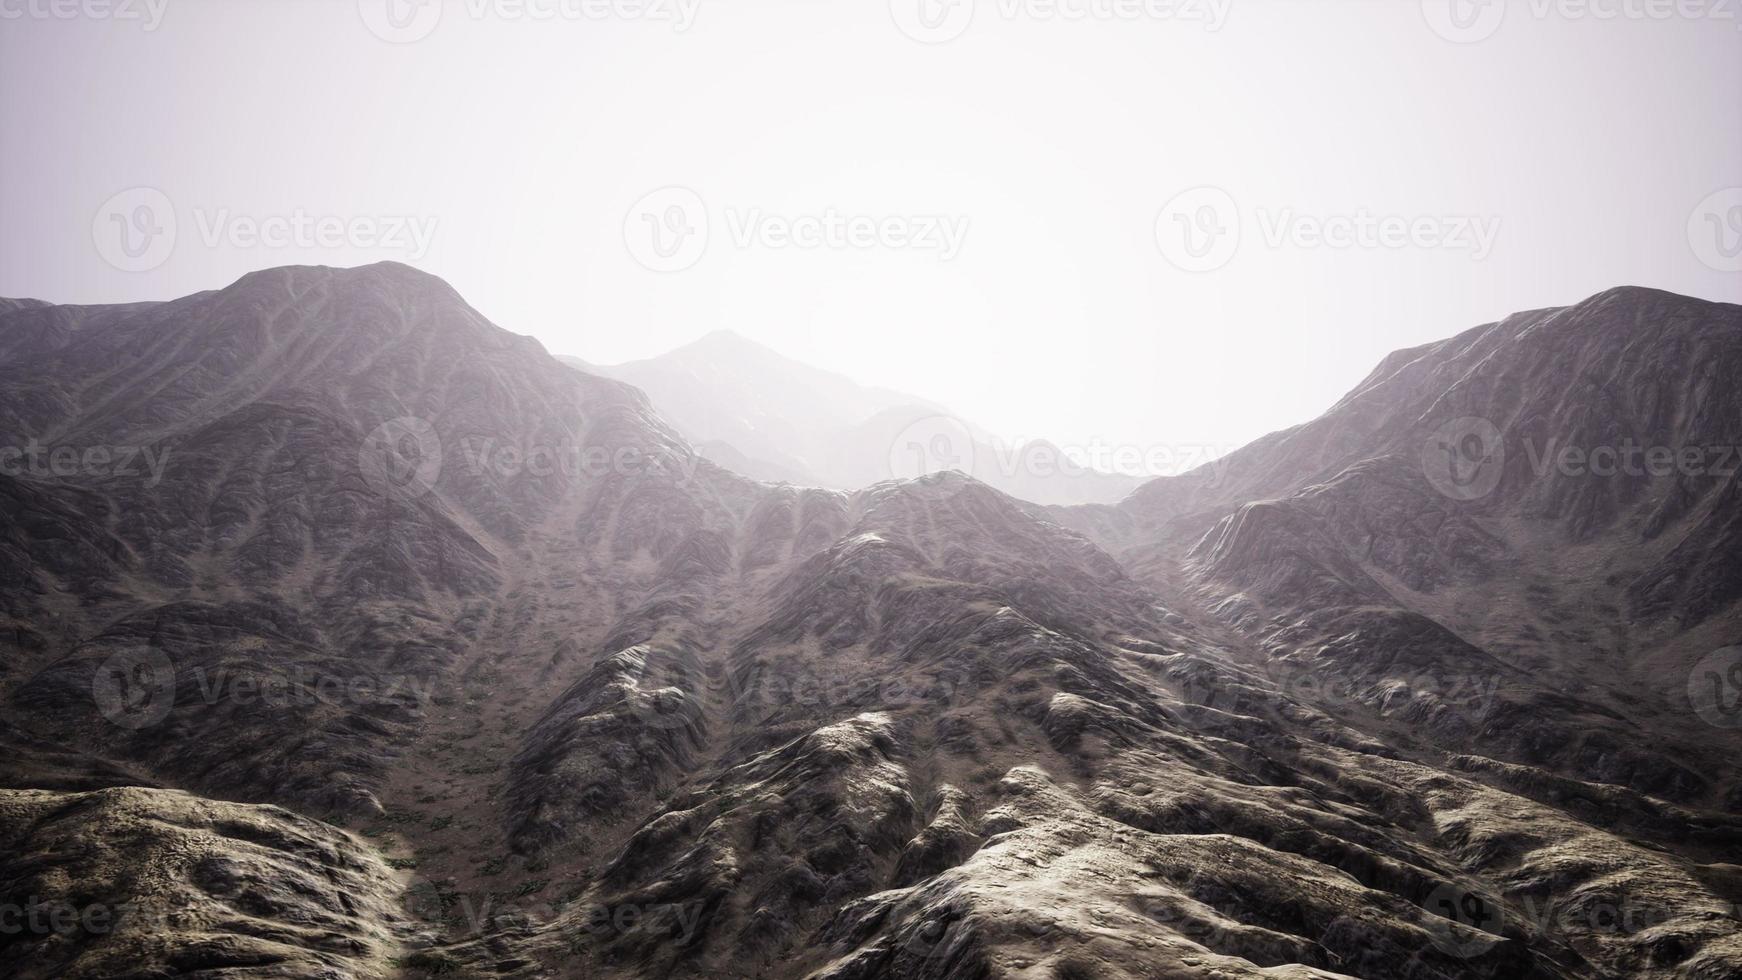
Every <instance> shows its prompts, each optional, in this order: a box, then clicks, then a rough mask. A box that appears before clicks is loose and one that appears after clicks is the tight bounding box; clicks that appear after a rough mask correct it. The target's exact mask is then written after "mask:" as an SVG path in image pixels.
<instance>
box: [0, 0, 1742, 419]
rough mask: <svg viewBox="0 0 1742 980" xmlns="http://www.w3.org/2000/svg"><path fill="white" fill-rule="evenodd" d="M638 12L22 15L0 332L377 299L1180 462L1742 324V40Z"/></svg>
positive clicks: (1326, 17) (1589, 14)
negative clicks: (1376, 391)
mask: <svg viewBox="0 0 1742 980" xmlns="http://www.w3.org/2000/svg"><path fill="white" fill-rule="evenodd" d="M650 2H651V6H647V5H646V4H645V3H644V4H643V5H642V6H639V7H636V6H632V5H631V0H616V2H615V3H613V2H611V0H568V2H567V3H566V4H564V3H560V2H558V0H452V2H450V3H448V4H446V5H445V6H443V5H437V4H434V2H433V0H426V3H428V4H429V5H427V6H422V7H419V6H417V5H416V4H415V3H411V2H408V0H362V2H361V3H359V2H358V0H333V2H325V0H248V2H245V3H244V2H235V0H151V2H149V3H148V2H147V0H125V2H123V0H0V140H4V144H5V151H6V152H5V155H4V159H5V165H4V166H3V167H0V295H8V296H34V297H39V298H42V299H47V300H51V301H57V302H114V301H123V300H136V299H167V298H171V297H174V296H178V295H183V294H186V293H189V292H193V291H196V290H201V289H210V288H215V287H219V286H222V285H225V284H227V283H229V282H231V281H233V280H234V279H236V278H237V277H238V276H240V275H242V274H243V273H245V272H247V271H249V270H252V269H257V268H263V267H268V266H275V265H285V264H291V263H317V264H326V265H355V264H362V263H367V262H372V261H376V260H379V259H397V260H400V261H405V262H409V263H411V264H413V265H416V266H418V267H420V268H422V269H425V270H427V271H429V272H432V273H435V274H437V275H440V276H442V277H444V278H446V279H447V280H448V281H450V282H451V283H453V284H454V286H455V287H457V288H458V289H459V290H460V292H461V293H462V294H464V295H465V296H466V297H467V298H468V299H469V300H470V301H471V302H472V304H473V305H474V306H476V307H477V308H478V309H479V310H481V311H482V312H483V313H484V314H485V315H487V316H488V317H490V318H491V319H492V320H494V321H495V322H496V323H498V324H500V325H502V326H503V327H506V328H508V329H510V330H513V331H516V332H520V333H527V334H532V335H534V336H536V337H538V338H539V339H540V340H542V341H543V342H544V344H545V346H546V347H547V348H549V349H550V350H551V351H552V352H556V353H571V354H576V355H579V356H581V357H583V358H586V359H588V360H591V361H595V362H601V363H612V362H618V361H623V360H629V359H634V358H640V357H645V356H649V355H653V354H657V353H659V352H661V351H663V350H666V349H669V348H672V347H675V346H677V345H680V344H683V343H686V342H688V341H690V340H692V339H694V338H696V337H698V336H700V335H702V334H704V333H707V332H709V331H711V330H715V329H719V328H731V329H734V330H737V331H738V332H740V333H742V334H745V335H747V336H749V337H751V338H754V339H756V340H759V341H762V342H764V343H766V344H768V345H769V346H771V347H774V348H776V349H777V350H780V351H782V352H784V353H787V354H790V355H792V356H794V357H797V358H799V359H801V360H805V361H808V362H811V363H814V364H817V365H819V366H823V367H827V368H832V369H835V370H839V371H842V372H844V373H846V374H848V375H851V376H852V377H854V378H857V379H859V380H861V381H864V382H866V383H871V384H879V385H884V386H889V387H893V388H898V389H903V390H907V391H910V392H913V393H915V394H918V395H921V396H924V397H927V398H930V399H932V400H935V401H938V402H942V403H944V404H947V405H950V406H952V407H953V408H955V409H956V410H957V411H958V412H960V413H961V414H962V415H963V416H965V417H967V418H969V419H971V420H973V421H975V422H977V423H979V424H981V425H983V426H985V427H987V428H989V429H991V430H993V431H995V432H999V433H1001V434H1003V435H1005V436H1007V437H1013V438H1014V437H1033V436H1046V437H1049V438H1052V439H1054V440H1055V441H1059V442H1061V443H1064V444H1066V445H1086V444H1090V443H1097V442H1098V443H1106V444H1135V445H1140V446H1151V445H1163V446H1179V447H1194V446H1212V447H1215V446H1229V445H1233V444H1237V443H1241V442H1244V441H1246V440H1249V439H1251V438H1253V437H1255V436H1258V435H1260V434H1262V433H1264V432H1267V431H1270V430H1273V429H1276V428H1281V427H1284V426H1288V425H1291V424H1295V423H1297V422H1301V421H1304V420H1306V419H1308V418H1310V417H1312V416H1314V415H1316V414H1318V413H1319V412H1321V411H1323V410H1324V409H1325V408H1327V407H1329V405H1330V404H1331V403H1332V402H1333V401H1335V400H1336V398H1337V397H1338V396H1340V395H1341V394H1342V393H1343V392H1345V391H1346V390H1348V389H1349V388H1350V387H1351V386H1353V385H1354V384H1355V383H1357V382H1358V381H1359V380H1360V379H1361V378H1362V377H1363V376H1365V375H1366V373H1367V372H1368V371H1369V370H1370V369H1371V368H1372V367H1373V365H1374V364H1375V363H1376V362H1378V361H1379V359H1380V358H1381V357H1383V356H1384V355H1385V354H1386V353H1387V352H1389V351H1391V350H1394V349H1396V348H1400V347H1405V346H1411V345H1415V344H1420V343H1424V342H1426V341H1430V340H1435V339H1438V338H1442V337H1445V336H1448V335H1450V334H1452V333H1454V332H1456V331H1459V330H1461V329H1463V328H1465V327H1468V326H1472V325H1475V324H1477V323H1481V322H1485V321H1488V320H1492V319H1495V318H1498V317H1499V316H1502V315H1504V314H1506V313H1508V312H1511V311H1514V310H1519V309H1529V308H1535V307H1541V306H1548V305H1558V304H1565V303H1569V302H1574V301H1577V300H1579V299H1581V298H1583V297H1585V296H1587V295H1589V294H1591V293H1594V292H1597V291H1599V290H1602V289H1604V288H1606V287H1609V286H1613V285H1617V284H1623V283H1632V284H1641V285H1649V286H1657V287H1661V288H1665V289H1671V290H1675V291H1678V292H1683V293H1689V294H1693V295H1697V296H1702V297H1707V298H1711V299H1723V300H1728V301H1732V302H1735V301H1742V259H1739V258H1738V254H1737V253H1738V252H1742V30H1739V27H1742V24H1739V23H1738V21H1737V19H1736V17H1737V16H1739V15H1738V13H1737V11H1736V10H1735V7H1736V5H1735V4H1724V5H1718V4H1716V3H1713V4H1711V5H1710V9H1709V10H1708V9H1706V8H1705V7H1704V6H1703V5H1702V4H1700V3H1699V2H1698V0H1682V3H1681V6H1680V7H1679V12H1678V8H1677V5H1676V4H1673V3H1667V4H1666V3H1657V2H1646V0H1593V2H1591V3H1567V4H1564V5H1562V4H1558V3H1550V2H1547V0H1518V2H1516V3H1512V4H1509V5H1506V6H1499V5H1492V6H1488V5H1484V4H1483V3H1481V2H1480V0H1474V2H1472V0H1458V2H1457V4H1456V5H1455V6H1448V4H1447V3H1446V2H1436V0H1429V2H1427V3H1425V4H1424V3H1420V2H1417V0H1365V2H1341V0H1323V2H1315V0H1272V2H1265V0H1201V2H1195V0H1031V2H1030V0H954V2H953V3H952V2H950V0H895V2H894V3H893V4H892V3H890V2H888V0H827V2H823V0H730V2H726V0H699V2H698V0H650ZM389 3H391V4H393V6H392V7H389ZM116 4H120V6H119V7H116V6H115V5H116ZM1666 8H1668V9H1667V12H1668V14H1669V16H1667V17H1665V16H1659V14H1662V13H1664V12H1665V9H1666ZM1702 11H1703V13H1702ZM1599 13H1602V14H1608V15H1612V16H1598V14H1599ZM1689 13H1701V15H1700V16H1685V15H1686V14H1689ZM535 14H536V15H538V16H535ZM1067 14H1069V15H1071V16H1066V15H1067ZM299 222H302V223H303V225H302V226H301V227H299Z"/></svg>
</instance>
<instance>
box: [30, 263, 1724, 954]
mask: <svg viewBox="0 0 1742 980" xmlns="http://www.w3.org/2000/svg"><path fill="white" fill-rule="evenodd" d="M0 352H3V354H4V356H3V358H0V365H3V366H0V447H8V448H12V449H16V450H17V452H16V453H13V454H7V455H3V456H0V498H4V507H3V509H0V514H3V515H4V516H3V517H0V559H3V560H0V576H3V579H0V586H3V587H0V637H4V639H5V641H6V643H7V646H8V650H7V656H5V657H4V658H3V659H0V698H4V703H5V713H4V719H3V722H0V743H4V749H5V751H4V753H3V754H0V759H3V760H4V761H0V828H4V832H5V838H4V839H5V841H6V847H5V849H4V852H3V853H0V973H4V974H6V975H16V976H29V977H36V976H41V977H112V976H138V977H170V976H183V975H196V974H197V975H207V976H223V977H353V976H356V977H407V978H414V977H422V976H478V977H515V978H533V977H588V978H592V977H688V976H707V977H744V978H748V977H767V978H816V980H824V978H827V980H872V978H938V980H944V978H949V980H978V978H994V977H1013V978H1025V980H1090V978H1103V977H1105V978H1155V977H1180V978H1186V977H1203V978H1223V980H1231V978H1237V977H1255V978H1256V977H1268V978H1279V980H1280V978H1308V977H1320V978H1334V977H1345V978H1347V977H1359V978H1370V980H1394V978H1453V977H1486V978H1496V980H1502V978H1504V980H1514V978H1573V977H1603V978H1624V977H1628V978H1630V977H1647V978H1687V980H1724V978H1734V977H1742V921H1739V919H1738V903H1739V902H1742V783H1739V782H1738V778H1737V767H1736V765H1735V759H1736V757H1737V752H1738V749H1742V735H1739V734H1738V733H1739V732H1742V714H1739V713H1738V711H1737V708H1738V701H1739V699H1742V652H1737V651H1731V650H1730V649H1729V648H1730V647H1731V646H1733V645H1735V644H1738V643H1742V610H1739V607H1738V604H1737V600H1738V599H1739V598H1742V566H1739V564H1738V562H1739V561H1742V559H1739V557H1738V556H1739V555H1742V549H1739V547H1738V545H1739V544H1742V541H1739V540H1738V535H1742V499H1739V495H1742V486H1739V482H1738V480H1739V478H1738V476H1737V475H1736V474H1737V467H1738V464H1739V463H1742V460H1738V459H1737V458H1735V450H1734V448H1733V447H1735V446H1738V445H1742V393H1739V391H1738V389H1737V387H1736V386H1735V385H1734V383H1733V379H1735V378H1736V377H1739V376H1742V308H1738V307H1734V306H1725V305H1719V304H1711V303H1704V302H1700V301H1697V300H1692V299H1686V298H1683V297H1678V296H1672V295H1668V294H1664V293H1657V292H1651V291H1647V290H1640V289H1618V290H1614V291H1611V292H1608V293H1604V294H1601V295H1599V296H1596V297H1593V298H1591V299H1589V300H1587V301H1585V302H1583V303H1580V304H1578V305H1576V306H1573V307H1568V308H1566V309H1558V310H1545V311H1537V312H1531V313H1524V314H1519V315H1517V316H1514V317H1511V318H1508V319H1507V320H1504V321H1502V322H1500V323H1496V324H1490V325H1486V326H1483V327H1478V328H1476V329H1474V330H1471V331H1469V332H1467V333H1465V334H1463V335H1460V336H1458V337H1455V338H1452V339H1450V340H1447V341H1444V342H1442V343H1439V344H1434V345H1429V346H1427V347H1424V348H1419V349H1415V350H1410V351H1402V352H1398V353H1397V354H1394V355H1392V356H1391V357H1390V358H1388V359H1387V360H1386V361H1385V362H1384V363H1383V364H1381V365H1380V366H1379V367H1378V368H1377V369H1376V370H1375V371H1374V373H1373V374H1372V376H1371V377H1369V378H1368V379H1367V380H1366V381H1365V382H1364V383H1363V384H1362V385H1361V386H1359V387H1358V388H1357V389H1356V390H1355V391H1354V392H1351V393H1350V394H1349V395H1348V396H1347V397H1346V398H1345V399H1344V400H1343V401H1342V402H1340V403H1339V404H1338V405H1336V406H1334V407H1333V408H1332V409H1331V410H1330V411H1328V412H1327V413H1325V414H1324V415H1323V416H1321V417H1320V418H1318V419H1316V420H1313V421H1311V422H1308V423H1306V424H1304V425H1301V426H1298V427H1296V428H1294V429H1291V430H1287V431H1285V432H1280V433H1276V434H1274V435H1271V436H1269V437H1266V438H1265V439H1262V440H1260V441H1258V442H1256V443H1254V444H1253V445H1251V446H1249V447H1247V448H1245V449H1243V450H1241V451H1239V452H1238V453H1236V454H1234V455H1233V456H1232V457H1230V458H1229V459H1227V460H1224V461H1221V462H1219V463H1218V464H1217V465H1216V466H1214V467H1207V468H1205V469H1203V470H1200V471H1196V472H1194V473H1191V474H1187V475H1184V476H1180V477H1174V478H1166V479H1161V480H1156V481H1152V482H1150V483H1148V484H1146V485H1144V486H1143V487H1142V488H1140V489H1139V490H1138V491H1137V492H1136V493H1134V494H1132V495H1131V496H1130V497H1129V498H1127V499H1125V500H1123V501H1122V502H1120V503H1118V504H1116V505H1111V504H1109V505H1084V506H1073V507H1063V506H1054V507H1046V506H1041V505H1037V504H1033V503H1028V502H1025V501H1023V500H1019V499H1014V498H1012V497H1010V496H1006V495H1005V494H1004V493H1002V492H1000V491H999V490H997V489H994V488H993V487H990V486H987V485H986V484H985V483H983V482H981V481H977V480H975V479H974V478H972V477H971V476H968V475H964V474H959V473H947V474H939V475H934V476H929V477H925V478H923V479H917V480H908V481H887V482H882V483H877V484H875V485H873V486H870V487H868V488H866V489H863V490H859V491H854V492H843V491H831V490H822V489H802V488H797V487H793V486H782V485H770V484H764V483H758V482H754V481H752V480H750V479H748V478H746V477H742V476H739V475H737V474H735V473H733V472H731V471H730V470H729V469H726V468H723V467H721V466H719V465H717V464H716V463H714V462H711V461H710V460H708V459H706V458H704V457H702V456H700V455H698V454H697V452H696V451H695V450H693V449H692V448H691V447H690V445H689V444H688V443H687V442H686V441H685V440H684V439H683V438H682V437H681V436H679V435H678V433H677V431H675V430H674V429H672V428H671V427H669V426H667V425H666V424H665V423H664V422H663V421H661V419H660V418H659V417H658V415H657V414H656V413H655V412H654V410H653V409H652V408H651V407H650V404H649V402H648V400H647V399H646V397H644V396H643V395H642V394H641V393H640V392H639V391H637V390H636V389H634V388H632V387H630V386H628V385H626V384H624V383H621V382H619V381H613V380H608V379H605V378H601V377H598V376H596V375H593V374H589V373H587V372H585V371H582V370H577V369H575V368H573V367H571V366H568V365H565V364H563V363H560V362H559V361H558V360H556V359H555V358H552V357H550V356H549V355H548V354H547V353H546V352H545V351H544V350H543V349H542V348H540V347H539V345H538V344H537V343H536V342H534V341H532V340H530V339H527V338H522V337H516V336H513V335H511V334H508V333H506V332H504V331H502V330H499V329H498V328H496V327H494V326H492V325H491V324H490V323H489V322H488V321H487V320H485V319H484V317H483V316H481V315H480V314H478V313H477V312H476V311H473V310H472V309H471V308H470V307H468V306H467V305H466V304H465V302H464V301H463V300H462V299H461V298H460V297H459V296H458V295H456V294H455V293H454V292H453V290H452V289H450V288H449V287H447V286H446V285H445V284H444V283H442V282H440V281H439V280H436V279H433V278H431V277H429V276H426V275H423V274H421V273H418V272H415V271H413V270H411V269H409V268H406V267H404V266H398V265H392V264H388V265H378V266H370V267H366V268H361V269H353V270H335V269H324V268H292V269H275V270H269V271H265V272H260V273H256V274H253V275H250V276H248V277H245V278H244V279H242V280H241V281H239V282H237V283H235V284H233V285H231V286H230V287H228V288H226V289H223V290H219V291H216V292H211V293H203V294H199V295H195V296H190V297H187V298H185V299H181V300H177V301H174V302H170V303H161V304H133V305H128V306H118V307H66V306H52V305H48V304H41V303H33V302H25V301H4V302H0ZM1627 447H1636V448H1637V451H1634V450H1630V449H1628V448H1627ZM1666 454H1667V455H1666ZM123 457H125V460H126V465H123V463H122V458H123ZM1666 461H1667V462H1666Z"/></svg>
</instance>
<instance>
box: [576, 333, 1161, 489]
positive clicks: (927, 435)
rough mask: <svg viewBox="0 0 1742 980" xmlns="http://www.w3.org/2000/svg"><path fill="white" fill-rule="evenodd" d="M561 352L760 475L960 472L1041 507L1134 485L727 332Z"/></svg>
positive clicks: (861, 480)
mask: <svg viewBox="0 0 1742 980" xmlns="http://www.w3.org/2000/svg"><path fill="white" fill-rule="evenodd" d="M563 360H564V361H565V362H566V363H568V364H570V366H572V367H575V368H577V369H579V370H582V371H590V372H594V373H602V374H604V375H606V376H609V377H613V378H617V379H619V380H622V381H626V382H628V383H630V384H633V385H635V386H636V387H638V388H640V389H642V390H643V391H645V392H647V394H648V397H649V398H650V399H651V401H652V403H653V405H654V406H655V407H656V408H657V409H658V410H659V412H660V413H661V414H662V415H663V416H665V417H666V418H668V419H669V420H670V421H671V422H672V424H673V425H674V426H675V427H676V428H677V429H678V431H680V432H682V433H683V434H684V436H685V438H687V439H688V440H689V441H690V443H691V444H692V445H694V446H695V447H696V449H697V451H698V452H700V453H702V454H703V455H705V456H707V458H709V459H710V460H713V461H714V462H717V463H719V464H721V465H723V466H725V467H727V468H728V469H731V470H733V471H734V472H738V473H742V474H743V475H745V476H749V477H751V478H753V479H757V480H763V481H765V482H771V483H791V484H794V485H797V486H819V487H825V488H830V489H836V490H858V489H863V488H864V487H868V486H870V485H872V484H874V483H878V482H881V481H883V480H888V479H892V478H901V477H911V476H917V475H922V474H924V473H928V472H933V471H937V470H945V469H960V470H962V471H963V472H966V473H968V474H970V475H972V476H973V477H975V478H976V479H978V480H980V481H982V482H984V483H987V484H990V485H992V486H994V487H997V488H998V489H999V490H1002V491H1004V492H1005V493H1008V494H1010V495H1012V496H1014V497H1017V498H1019V499H1023V500H1030V501H1034V502H1036V503H1041V504H1079V503H1113V502H1116V501H1118V500H1119V499H1121V498H1123V497H1124V496H1125V495H1126V494H1128V493H1130V492H1131V491H1132V490H1134V489H1136V487H1137V486H1138V485H1139V483H1141V480H1139V479H1138V478H1137V477H1132V476H1125V475H1119V474H1113V473H1105V472H1101V471H1097V470H1093V469H1090V468H1087V467H1081V466H1076V465H1075V464H1073V463H1072V462H1071V461H1070V460H1069V458H1068V457H1066V456H1064V455H1063V453H1061V452H1060V451H1059V450H1058V449H1057V447H1054V446H1051V445H1048V444H1045V443H1030V444H1028V445H1024V446H1006V445H1004V444H1003V443H1002V441H1001V440H999V439H996V438H994V437H993V436H992V435H991V434H989V433H987V432H985V431H983V430H981V429H979V428H978V427H976V426H974V425H971V424H969V423H966V422H963V421H962V420H960V419H959V418H957V417H955V416H954V415H953V414H952V413H951V412H950V411H949V410H948V409H945V408H943V407H942V406H939V405H936V404H933V403H931V402H928V401H925V400H924V399H920V398H916V397H914V396H911V395H904V394H901V393H900V392H894V391H888V390H886V389H882V388H871V387H866V386H863V385H860V384H858V383H857V382H854V381H853V380H851V379H849V378H846V377H844V376H842V375H839V374H835V373H833V372H829V371H823V370H820V369H817V368H814V367H811V366H809V365H806V364H803V363H800V362H798V361H795V360H793V359H791V358H789V357H784V356H782V355H780V354H777V353H775V352H774V351H772V350H769V349H768V348H766V347H763V346H761V345H759V344H756V343H754V342H752V341H750V340H747V339H745V338H744V337H741V336H739V335H737V334H735V333H732V332H730V331H716V332H714V333H711V334H708V335H707V336H705V337H703V338H701V339H700V340H697V341H695V342H694V343H691V344H688V345H686V346H683V347H680V348H678V349H676V350H673V351H670V352H668V353H666V354H662V355H660V356H659V357H655V358H649V359H646V360H641V361H632V362H630V363H627V364H620V365H616V366H613V367H603V368H601V367H596V366H592V365H589V364H587V363H586V362H584V361H581V360H580V359H578V358H564V359H563Z"/></svg>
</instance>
